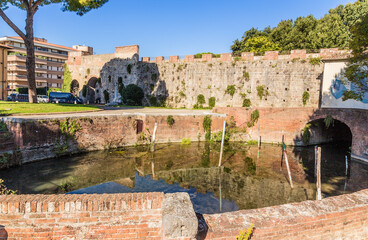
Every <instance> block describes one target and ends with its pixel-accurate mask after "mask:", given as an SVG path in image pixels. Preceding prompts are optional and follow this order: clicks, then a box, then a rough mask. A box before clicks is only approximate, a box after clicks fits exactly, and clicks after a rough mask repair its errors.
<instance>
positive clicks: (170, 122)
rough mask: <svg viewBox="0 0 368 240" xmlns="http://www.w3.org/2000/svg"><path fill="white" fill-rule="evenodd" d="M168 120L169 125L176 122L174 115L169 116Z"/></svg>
mask: <svg viewBox="0 0 368 240" xmlns="http://www.w3.org/2000/svg"><path fill="white" fill-rule="evenodd" d="M166 122H167V125H169V126H170V127H172V126H173V125H174V123H175V120H174V117H173V116H172V115H169V116H167V118H166Z"/></svg>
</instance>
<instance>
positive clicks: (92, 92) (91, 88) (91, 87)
mask: <svg viewBox="0 0 368 240" xmlns="http://www.w3.org/2000/svg"><path fill="white" fill-rule="evenodd" d="M97 81H98V79H97V77H92V78H90V79H89V80H88V83H87V85H86V87H87V94H86V98H87V102H89V103H95V102H96V84H97Z"/></svg>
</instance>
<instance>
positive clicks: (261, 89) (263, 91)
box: [257, 85, 269, 100]
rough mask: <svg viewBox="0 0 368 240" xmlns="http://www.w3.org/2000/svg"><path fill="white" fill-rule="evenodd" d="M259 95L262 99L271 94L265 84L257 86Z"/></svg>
mask: <svg viewBox="0 0 368 240" xmlns="http://www.w3.org/2000/svg"><path fill="white" fill-rule="evenodd" d="M257 95H258V97H259V99H260V100H262V98H263V97H267V96H268V95H269V92H268V90H267V89H266V87H265V86H264V85H261V86H257Z"/></svg>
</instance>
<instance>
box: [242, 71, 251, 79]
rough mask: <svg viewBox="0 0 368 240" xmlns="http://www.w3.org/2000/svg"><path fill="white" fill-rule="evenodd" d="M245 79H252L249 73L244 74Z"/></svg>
mask: <svg viewBox="0 0 368 240" xmlns="http://www.w3.org/2000/svg"><path fill="white" fill-rule="evenodd" d="M243 78H244V79H245V80H249V79H250V76H249V72H243Z"/></svg>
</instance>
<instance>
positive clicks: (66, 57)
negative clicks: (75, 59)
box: [12, 47, 68, 59]
mask: <svg viewBox="0 0 368 240" xmlns="http://www.w3.org/2000/svg"><path fill="white" fill-rule="evenodd" d="M12 51H16V52H22V53H26V49H25V48H21V47H12ZM35 55H41V56H45V57H53V58H61V59H68V55H67V54H66V55H65V54H60V53H52V52H46V51H39V50H35Z"/></svg>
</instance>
